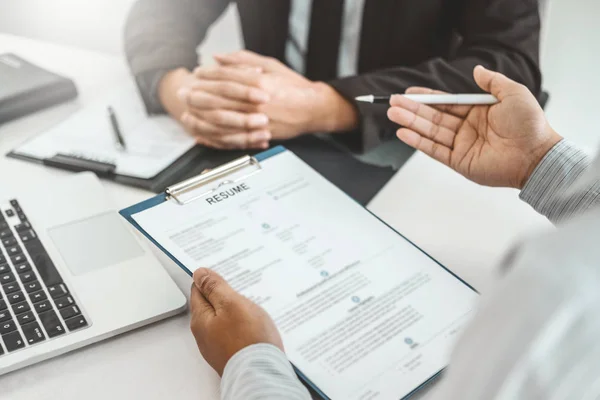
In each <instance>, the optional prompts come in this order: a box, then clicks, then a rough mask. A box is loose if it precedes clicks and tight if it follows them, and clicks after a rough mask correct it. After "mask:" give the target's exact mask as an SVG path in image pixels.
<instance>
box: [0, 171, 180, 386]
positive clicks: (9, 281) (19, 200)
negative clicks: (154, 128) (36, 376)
mask: <svg viewBox="0 0 600 400" xmlns="http://www.w3.org/2000/svg"><path fill="white" fill-rule="evenodd" d="M0 195H1V196H2V197H0V375H3V374H6V373H8V372H11V371H14V370H16V369H19V368H23V367H26V366H28V365H31V364H34V363H37V362H40V361H42V360H46V359H49V358H51V357H55V356H57V355H60V354H63V353H66V352H69V351H72V350H75V349H78V348H81V347H83V346H86V345H89V344H91V343H95V342H98V341H100V340H103V339H106V338H109V337H112V336H115V335H117V334H120V333H123V332H126V331H129V330H132V329H135V328H138V327H141V326H143V325H146V324H149V323H152V322H155V321H158V320H160V319H163V318H166V317H168V316H171V315H174V314H177V313H179V312H181V311H183V310H184V309H185V307H186V298H185V296H184V295H183V294H182V293H181V291H180V290H179V288H178V287H177V286H176V285H175V283H174V282H173V281H172V280H171V278H170V277H169V275H168V274H167V273H166V271H165V270H164V269H163V268H162V266H161V265H160V264H159V263H158V261H157V260H156V259H155V258H154V256H153V255H152V254H151V252H150V251H149V249H148V248H147V246H146V245H145V243H143V242H142V241H141V240H139V239H138V237H136V236H135V235H133V234H132V232H131V230H130V229H129V227H128V226H126V223H125V222H124V221H123V220H122V219H121V218H120V216H119V215H118V214H117V212H116V211H115V210H114V209H113V207H112V206H111V204H110V202H109V201H108V199H107V198H106V195H105V193H104V190H103V187H102V185H101V183H100V182H99V180H98V179H97V178H96V176H95V175H93V174H91V173H82V174H78V175H74V176H70V177H69V178H66V179H64V180H63V181H62V182H61V183H59V184H58V185H53V186H52V187H50V186H46V187H42V188H40V189H39V190H37V191H35V190H34V191H32V192H31V193H29V194H22V195H19V194H14V196H10V195H11V193H8V196H6V195H7V194H6V193H2V194H0Z"/></svg>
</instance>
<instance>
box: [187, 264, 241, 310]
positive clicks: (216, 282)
mask: <svg viewBox="0 0 600 400" xmlns="http://www.w3.org/2000/svg"><path fill="white" fill-rule="evenodd" d="M194 285H195V286H196V287H197V288H198V291H199V292H200V294H201V295H202V296H203V297H204V298H205V299H206V300H207V301H208V302H209V303H210V305H211V306H212V307H213V308H214V309H215V311H218V310H219V309H220V308H222V307H223V305H224V304H226V303H227V302H228V300H230V299H231V298H232V297H233V296H236V295H237V292H236V291H235V290H233V288H232V287H231V286H229V284H228V283H227V282H226V281H225V279H223V277H222V276H221V275H219V274H217V273H216V272H214V271H211V270H209V269H206V268H199V269H197V270H196V271H195V272H194Z"/></svg>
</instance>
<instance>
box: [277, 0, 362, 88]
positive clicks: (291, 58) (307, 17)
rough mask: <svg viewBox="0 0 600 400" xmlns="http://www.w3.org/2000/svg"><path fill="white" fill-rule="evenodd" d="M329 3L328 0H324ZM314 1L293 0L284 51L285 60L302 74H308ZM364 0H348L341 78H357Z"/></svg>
mask: <svg viewBox="0 0 600 400" xmlns="http://www.w3.org/2000/svg"><path fill="white" fill-rule="evenodd" d="M321 1H327V0H321ZM312 3H313V0H292V4H291V12H290V23H289V25H290V32H289V36H288V40H287V44H286V48H285V57H286V59H287V61H288V63H289V64H290V66H291V67H292V68H293V69H294V70H295V71H296V72H299V73H301V74H304V73H305V72H306V54H307V51H308V35H309V32H310V21H311V10H312ZM364 5H365V0H345V1H344V18H343V22H342V27H343V28H342V35H341V42H340V53H339V54H340V55H339V59H338V78H343V77H346V76H352V75H356V73H357V71H358V52H359V50H360V33H361V27H362V16H363V9H364Z"/></svg>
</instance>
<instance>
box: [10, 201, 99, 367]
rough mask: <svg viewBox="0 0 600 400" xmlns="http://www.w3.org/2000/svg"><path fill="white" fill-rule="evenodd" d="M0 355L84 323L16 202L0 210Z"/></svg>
mask: <svg viewBox="0 0 600 400" xmlns="http://www.w3.org/2000/svg"><path fill="white" fill-rule="evenodd" d="M0 287H1V289H0V338H1V339H0V357H2V356H3V355H6V354H8V353H11V352H14V351H16V350H19V349H23V348H27V347H29V346H32V345H35V344H37V343H41V342H45V341H47V340H51V339H54V338H57V337H61V336H63V335H65V334H68V333H70V332H73V331H76V330H79V329H83V328H85V327H87V326H88V321H87V320H86V319H85V317H84V316H83V315H82V313H81V310H80V308H79V306H78V305H77V304H76V302H75V299H74V298H73V296H72V295H71V293H70V292H69V289H68V288H67V285H66V284H65V283H64V282H63V279H62V278H61V276H60V273H59V272H58V270H57V269H56V267H55V265H54V263H53V262H52V260H51V259H50V257H49V256H48V253H47V252H46V249H45V248H44V246H43V245H42V242H41V241H40V240H39V239H38V237H37V235H36V232H35V229H34V228H33V227H32V226H31V223H30V222H29V220H28V219H27V216H26V215H25V213H24V212H23V210H22V209H21V207H20V206H19V203H18V202H17V201H16V200H11V201H10V205H9V206H8V207H2V209H1V210H0Z"/></svg>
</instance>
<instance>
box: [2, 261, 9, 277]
mask: <svg viewBox="0 0 600 400" xmlns="http://www.w3.org/2000/svg"><path fill="white" fill-rule="evenodd" d="M7 272H10V267H9V266H8V264H1V263H0V274H5V273H7Z"/></svg>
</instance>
